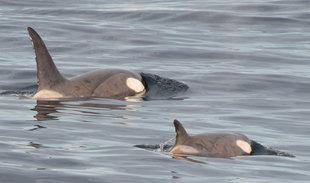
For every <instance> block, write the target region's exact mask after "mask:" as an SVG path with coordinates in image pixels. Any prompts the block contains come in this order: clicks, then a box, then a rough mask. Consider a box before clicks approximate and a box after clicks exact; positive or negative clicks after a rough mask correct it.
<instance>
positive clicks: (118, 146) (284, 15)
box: [0, 0, 310, 183]
mask: <svg viewBox="0 0 310 183" xmlns="http://www.w3.org/2000/svg"><path fill="white" fill-rule="evenodd" d="M309 7H310V1H307V0H294V1H289V0H286V1H285V0H269V1H267V0H251V1H248V0H228V1H215V0H204V1H203V0H194V1H178V2H176V1H164V0H150V1H144V0H130V1H126V2H125V1H118V0H111V1H103V0H95V1H90V0H80V1H73V0H68V1H60V0H52V1H41V0H28V1H22V0H16V1H11V0H1V1H0V42H1V44H0V77H1V79H0V92H1V93H2V94H1V95H0V106H1V110H0V151H1V153H0V182H10V183H15V182H40V183H46V182H75V183H77V182H81V183H86V182H156V183H157V182H197V183H198V182H259V183H261V182H279V183H285V182H287V183H291V182H309V180H310V159H309V153H310V140H309V139H310V54H309V53H310V52H309V51H310V11H309ZM28 26H30V27H32V28H34V29H35V30H36V31H37V32H38V33H39V34H40V35H41V37H42V38H43V39H44V41H45V43H46V45H47V47H48V49H49V51H50V54H51V55H52V57H53V59H54V61H55V64H56V65H57V67H58V69H59V70H60V72H61V73H63V75H65V76H66V77H68V78H70V77H73V76H76V75H79V74H81V73H85V72H88V71H91V70H95V69H101V68H121V69H127V70H131V71H135V72H146V73H153V74H158V75H161V76H164V77H169V78H172V79H176V80H178V81H181V82H184V83H186V84H187V85H189V87H190V90H189V91H188V92H187V93H186V94H184V95H183V96H181V97H180V98H174V99H170V100H147V101H143V100H142V99H141V98H139V97H131V98H129V99H130V100H114V99H103V98H94V99H89V100H81V101H62V102H51V101H50V102H44V101H36V100H34V99H31V98H29V96H30V94H31V93H32V92H34V90H35V87H34V86H35V85H36V82H37V78H36V63H35V58H34V53H33V49H32V46H31V42H30V39H29V36H28V33H27V30H26V28H27V27H28ZM174 119H178V120H179V121H181V122H182V123H183V125H184V126H185V128H186V129H187V131H188V133H190V134H198V133H206V132H236V133H242V134H245V135H247V136H248V137H249V138H251V139H253V140H255V141H257V142H260V143H261V144H263V145H266V146H269V147H272V148H274V149H277V150H281V151H284V152H288V153H291V154H294V155H295V156H296V157H295V158H289V157H282V156H247V157H235V158H232V159H223V158H206V157H194V158H193V159H195V160H198V161H201V162H203V163H195V162H191V161H185V160H178V159H173V158H172V157H171V156H170V155H169V154H166V153H163V152H160V151H159V152H158V151H149V150H144V149H141V148H137V147H134V145H137V144H162V143H165V142H167V141H169V140H171V139H172V140H173V138H174V135H175V134H174V127H173V124H172V122H173V120H174Z"/></svg>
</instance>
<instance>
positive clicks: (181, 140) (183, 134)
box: [173, 119, 189, 146]
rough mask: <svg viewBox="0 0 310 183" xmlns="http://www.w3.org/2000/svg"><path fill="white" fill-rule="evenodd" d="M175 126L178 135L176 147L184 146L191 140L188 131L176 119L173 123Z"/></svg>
mask: <svg viewBox="0 0 310 183" xmlns="http://www.w3.org/2000/svg"><path fill="white" fill-rule="evenodd" d="M173 124H174V127H175V133H176V137H175V144H174V146H177V145H182V144H184V142H185V141H186V140H187V139H188V138H189V136H188V134H187V132H186V130H185V129H184V127H183V125H182V124H181V123H180V122H179V121H178V120H176V119H175V120H174V121H173Z"/></svg>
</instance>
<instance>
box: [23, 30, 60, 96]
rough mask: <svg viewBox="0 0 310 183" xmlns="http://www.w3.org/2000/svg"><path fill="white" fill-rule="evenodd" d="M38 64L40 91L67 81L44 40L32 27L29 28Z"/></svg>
mask: <svg viewBox="0 0 310 183" xmlns="http://www.w3.org/2000/svg"><path fill="white" fill-rule="evenodd" d="M27 30H28V33H29V36H30V38H31V41H32V46H33V49H34V53H35V56H36V62H37V77H38V84H39V86H38V91H40V90H42V89H52V88H53V86H55V85H57V84H59V83H61V82H64V81H65V80H66V79H65V78H64V77H63V76H62V75H61V74H60V72H59V71H58V69H57V67H56V65H55V64H54V62H53V59H52V57H51V56H50V54H49V52H48V50H47V48H46V46H45V44H44V42H43V40H42V39H41V37H40V36H39V34H38V33H37V32H36V31H35V30H33V29H32V28H31V27H28V28H27Z"/></svg>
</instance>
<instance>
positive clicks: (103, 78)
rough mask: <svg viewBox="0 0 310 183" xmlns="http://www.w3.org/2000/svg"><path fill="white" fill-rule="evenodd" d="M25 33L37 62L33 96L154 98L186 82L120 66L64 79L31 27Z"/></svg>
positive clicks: (180, 88) (181, 88)
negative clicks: (35, 85) (153, 95)
mask: <svg viewBox="0 0 310 183" xmlns="http://www.w3.org/2000/svg"><path fill="white" fill-rule="evenodd" d="M28 33H29V36H30V38H31V41H32V45H33V49H34V53H35V57H36V62H37V77H38V88H37V91H36V92H35V93H34V95H33V96H32V97H33V98H34V99H38V100H54V99H57V100H59V99H63V98H80V97H104V98H117V99H120V98H125V97H127V96H134V95H138V94H139V95H144V96H146V97H149V95H148V93H152V94H155V95H159V96H155V98H156V97H157V98H160V97H161V96H160V95H165V96H164V98H165V97H166V98H169V97H173V96H175V95H176V94H177V93H181V92H185V91H186V90H187V89H188V86H187V85H186V84H183V83H181V82H178V81H175V80H172V79H168V78H164V77H160V76H157V75H154V74H147V73H133V72H131V71H127V70H122V69H101V70H97V71H93V72H89V73H86V74H83V75H80V76H77V77H74V78H72V79H66V78H65V77H63V76H62V74H61V73H60V72H59V71H58V69H57V67H56V65H55V64H54V61H53V59H52V57H51V56H50V54H49V52H48V50H47V47H46V46H45V43H44V42H43V40H42V39H41V37H40V36H39V34H38V33H37V32H36V31H35V30H34V29H32V28H31V27H28ZM152 90H155V91H152ZM162 90H164V91H162ZM149 98H152V97H149Z"/></svg>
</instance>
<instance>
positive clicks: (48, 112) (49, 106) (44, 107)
mask: <svg viewBox="0 0 310 183" xmlns="http://www.w3.org/2000/svg"><path fill="white" fill-rule="evenodd" d="M93 101H95V102H96V103H92V102H93ZM102 101H103V100H100V99H99V100H88V101H87V102H83V101H81V100H79V101H72V100H70V101H51V100H37V105H36V106H35V107H34V108H33V109H32V110H34V111H37V114H36V115H35V116H34V118H36V119H37V120H38V121H45V120H58V117H59V115H57V113H60V112H59V111H61V110H71V111H69V112H74V111H75V112H76V111H78V112H80V113H84V114H89V115H98V116H109V117H111V116H112V117H114V118H128V116H125V115H123V116H122V115H119V114H115V113H113V112H109V113H105V112H106V111H107V110H102V109H108V110H113V111H114V110H122V111H124V110H125V111H126V110H128V111H129V110H130V111H132V110H134V109H133V108H137V107H141V106H140V105H137V102H141V101H143V100H142V99H141V98H128V99H127V98H126V99H125V101H124V102H129V103H128V104H119V103H124V102H123V101H117V102H115V103H117V104H111V100H109V101H108V102H109V103H106V101H104V102H105V103H102ZM132 102H134V103H132ZM98 109H99V110H98ZM41 127H42V126H37V128H41Z"/></svg>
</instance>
